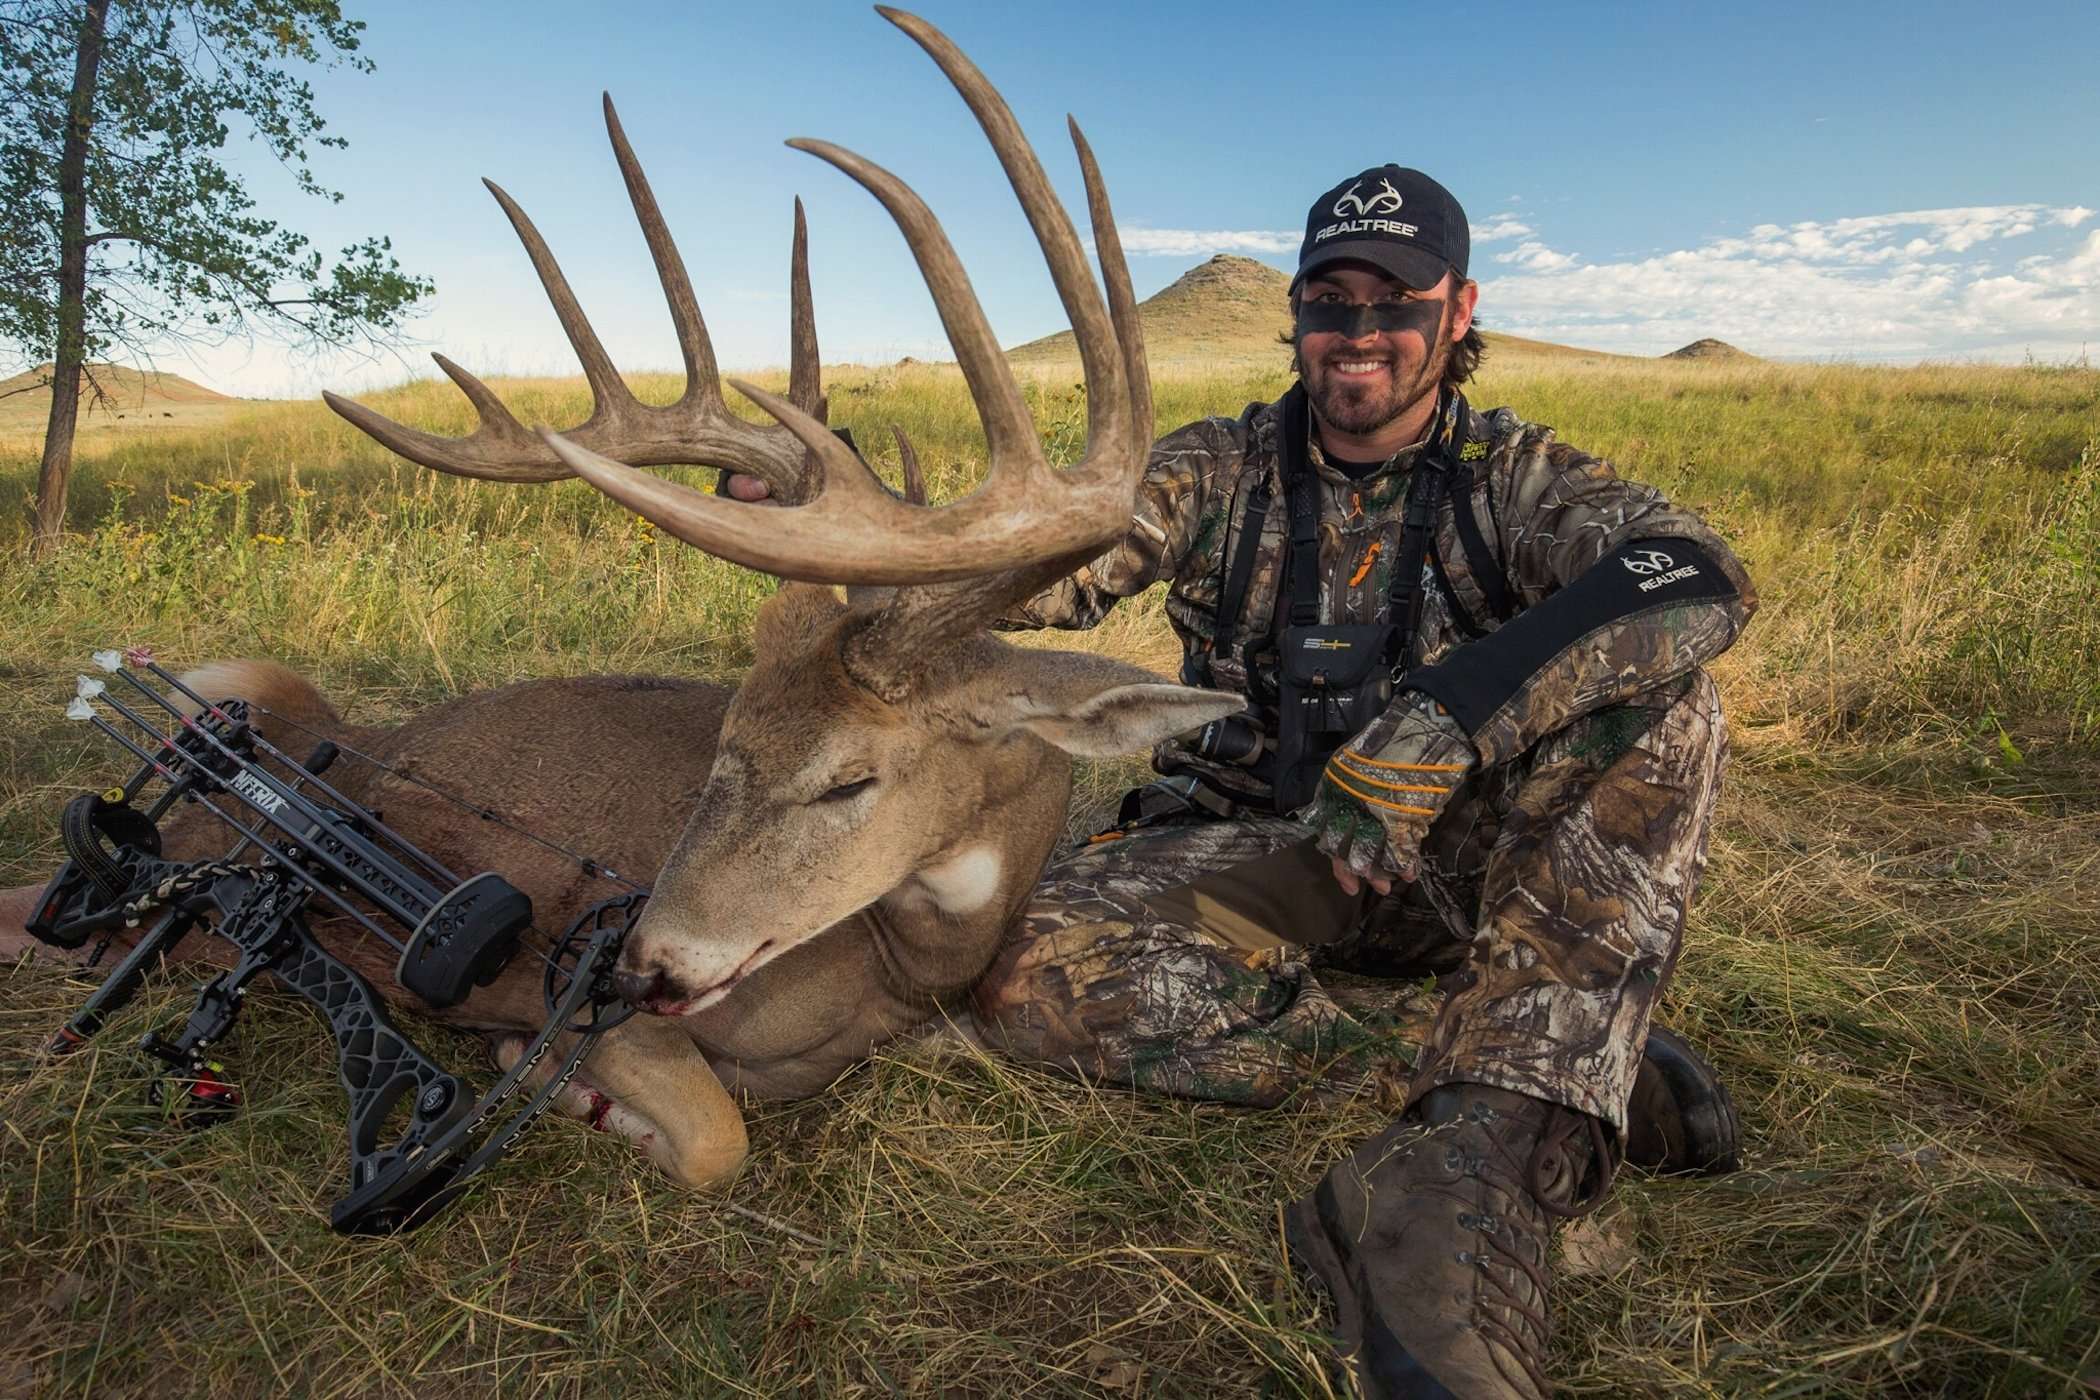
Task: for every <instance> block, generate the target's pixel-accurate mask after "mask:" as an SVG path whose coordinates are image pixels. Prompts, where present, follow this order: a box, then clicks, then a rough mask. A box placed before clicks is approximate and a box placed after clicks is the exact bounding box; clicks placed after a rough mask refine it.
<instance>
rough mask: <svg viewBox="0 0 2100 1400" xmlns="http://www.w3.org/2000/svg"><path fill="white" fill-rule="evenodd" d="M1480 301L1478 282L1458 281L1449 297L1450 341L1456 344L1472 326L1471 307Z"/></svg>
mask: <svg viewBox="0 0 2100 1400" xmlns="http://www.w3.org/2000/svg"><path fill="white" fill-rule="evenodd" d="M1479 302H1480V284H1479V283H1478V282H1460V283H1459V284H1458V290H1457V292H1456V293H1455V294H1454V295H1453V296H1452V298H1451V343H1452V344H1453V345H1456V344H1458V342H1459V341H1461V340H1464V339H1465V338H1466V332H1467V331H1469V330H1471V329H1472V328H1473V308H1474V307H1475V306H1477V305H1478V304H1479Z"/></svg>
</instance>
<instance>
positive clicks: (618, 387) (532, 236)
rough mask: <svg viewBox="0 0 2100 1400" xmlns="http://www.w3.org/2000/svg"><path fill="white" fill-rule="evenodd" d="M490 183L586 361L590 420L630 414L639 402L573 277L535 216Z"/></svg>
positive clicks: (565, 330) (566, 332)
mask: <svg viewBox="0 0 2100 1400" xmlns="http://www.w3.org/2000/svg"><path fill="white" fill-rule="evenodd" d="M481 183H482V184H484V185H487V186H488V189H489V193H490V194H492V195H494V196H496V202H497V203H498V204H500V205H502V206H503V212H504V214H505V215H507V216H508V217H509V219H510V226H511V227H512V228H513V229H515V230H517V234H518V241H519V242H520V243H523V244H524V245H525V256H527V257H529V258H531V259H532V270H533V271H534V272H536V273H538V274H539V278H540V285H541V286H542V287H544V288H546V291H547V300H548V301H550V302H552V303H553V304H554V315H555V319H557V320H558V321H560V322H561V328H562V333H563V334H564V335H566V336H568V338H569V344H570V346H571V347H573V348H574V349H575V351H576V358H577V360H578V361H579V362H581V364H582V365H583V377H584V381H585V382H586V383H588V384H589V385H590V386H591V398H592V402H593V403H594V404H595V405H596V406H595V407H594V408H593V409H592V410H591V416H590V419H589V420H588V421H589V423H597V422H599V421H600V420H615V419H620V418H624V417H626V416H627V415H626V413H625V412H624V410H625V409H626V408H627V407H628V405H630V404H635V405H636V406H639V404H638V402H637V400H636V399H635V397H634V394H633V393H632V392H631V391H630V390H629V389H628V387H627V381H626V380H624V379H622V378H620V371H619V370H618V369H617V368H615V367H614V365H613V362H612V356H610V355H608V354H606V353H605V346H604V345H603V344H601V343H600V342H599V340H598V333H597V332H596V331H594V330H592V329H591V323H590V319H589V318H588V317H586V316H585V315H584V314H583V305H582V303H580V302H578V301H577V300H576V293H575V292H573V291H571V290H569V279H568V278H566V277H564V276H563V275H562V270H561V264H560V263H558V262H556V261H555V260H554V254H553V253H551V252H549V251H548V249H547V240H546V239H544V238H542V237H540V231H539V230H538V229H536V228H534V227H533V225H532V220H531V219H529V218H527V217H526V215H525V211H524V209H523V208H521V207H520V206H519V204H518V201H516V200H515V199H512V198H511V197H510V195H509V194H508V193H506V192H505V191H504V188H503V187H502V186H501V185H499V184H497V183H496V182H495V181H494V180H483V181H482V182H481Z"/></svg>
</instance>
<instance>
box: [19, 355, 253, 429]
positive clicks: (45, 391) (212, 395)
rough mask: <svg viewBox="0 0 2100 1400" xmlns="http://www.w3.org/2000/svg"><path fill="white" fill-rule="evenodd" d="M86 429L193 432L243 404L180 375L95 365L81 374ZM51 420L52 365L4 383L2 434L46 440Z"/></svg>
mask: <svg viewBox="0 0 2100 1400" xmlns="http://www.w3.org/2000/svg"><path fill="white" fill-rule="evenodd" d="M81 380H82V383H81V386H80V426H81V427H82V428H92V427H102V426H107V425H112V424H115V423H117V422H119V421H122V422H123V424H124V425H125V426H126V427H137V428H144V427H152V426H156V425H166V426H170V427H172V426H175V425H177V424H180V425H184V426H193V425H195V424H196V423H198V422H200V421H209V420H211V419H215V418H217V417H218V416H220V414H221V413H222V412H224V410H226V409H228V408H231V407H232V406H234V405H235V404H238V403H240V402H241V401H240V400H239V399H236V398H233V397H230V396H229V395H226V394H221V393H218V392H217V391H215V390H212V389H207V388H205V387H204V386H203V385H202V384H197V383H193V382H192V381H190V380H187V379H184V378H183V377H182V376H181V375H179V374H167V373H163V372H160V371H154V370H136V369H132V368H130V367H129V366H126V365H89V366H87V367H86V368H85V369H83V370H82V371H81ZM50 416H51V365H50V363H49V362H48V361H47V362H46V363H44V364H41V365H38V366H37V367H36V368H34V369H30V370H24V371H23V372H22V373H20V374H18V375H15V376H14V377H13V378H11V379H0V433H9V434H13V433H22V432H34V433H38V434H41V433H42V432H43V430H44V425H45V422H46V420H47V419H49V417H50Z"/></svg>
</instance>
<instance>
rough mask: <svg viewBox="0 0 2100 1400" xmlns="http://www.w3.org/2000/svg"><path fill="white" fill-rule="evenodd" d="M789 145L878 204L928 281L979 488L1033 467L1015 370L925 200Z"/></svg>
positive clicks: (817, 147) (887, 176)
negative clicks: (977, 427)
mask: <svg viewBox="0 0 2100 1400" xmlns="http://www.w3.org/2000/svg"><path fill="white" fill-rule="evenodd" d="M788 145H790V146H792V147H794V148H795V149H796V150H798V151H806V152H808V153H809V154H810V155H813V156H815V157H817V159H819V160H822V161H827V162H829V163H830V164H831V165H834V166H836V167H837V168H838V169H839V170H841V171H843V172H845V174H846V175H848V176H850V177H851V178H852V179H853V180H854V181H856V182H857V183H859V185H860V186H861V187H862V188H863V189H865V190H867V192H868V193H869V194H872V195H874V196H875V198H877V199H878V200H881V201H882V206H883V208H885V209H887V210H889V213H890V217H891V219H893V220H895V222H896V224H897V229H898V231H899V232H901V233H902V234H903V235H904V241H905V243H906V244H907V245H909V246H910V248H911V252H912V257H913V258H914V259H916V260H917V262H918V264H919V273H920V275H921V276H922V277H924V278H925V279H926V290H927V291H929V292H931V293H932V294H933V306H934V310H935V311H936V312H938V313H939V314H940V318H941V328H942V329H943V330H945V331H946V332H947V333H948V343H949V345H950V346H952V347H953V348H954V350H955V360H956V363H957V364H959V365H960V366H962V372H963V378H964V379H966V380H968V381H969V385H970V397H971V398H972V399H973V400H975V401H976V404H977V416H978V418H979V419H980V420H981V421H982V422H983V424H984V436H985V447H986V452H987V456H988V457H989V458H990V462H991V466H990V470H989V471H988V472H987V474H986V477H985V485H986V486H989V485H991V483H992V480H993V478H994V477H997V476H998V475H1000V469H1001V467H1002V466H1006V467H1007V469H1008V470H1009V471H1011V470H1014V469H1016V468H1019V469H1022V470H1025V469H1026V468H1027V467H1029V466H1031V465H1033V464H1034V463H1035V462H1037V461H1039V460H1040V458H1041V448H1040V447H1039V445H1038V444H1037V442H1036V435H1035V422H1034V420H1032V419H1031V418H1030V417H1029V416H1028V405H1027V402H1026V401H1025V400H1023V399H1022V397H1021V390H1020V387H1019V386H1018V385H1017V384H1015V383H1014V376H1013V371H1012V370H1011V369H1009V368H1008V367H1007V363H1006V353H1005V352H1004V351H1003V350H1001V349H1000V348H999V341H998V338H997V337H996V336H994V335H993V334H992V326H991V322H990V321H988V320H986V319H985V314H984V307H983V306H982V304H980V303H979V302H978V300H977V293H976V292H975V291H974V290H973V289H972V288H971V286H970V274H969V273H967V272H965V271H964V270H963V265H962V259H960V258H958V257H957V256H956V255H955V246H954V245H953V244H951V243H950V242H949V241H948V235H947V233H946V232H944V231H943V230H942V228H941V222H940V220H939V219H937V218H935V217H934V214H933V211H932V210H931V209H928V208H927V207H926V201H925V200H923V199H920V198H919V196H918V195H917V193H915V192H914V191H913V190H912V188H911V186H909V185H907V184H905V183H904V182H903V181H902V180H900V179H898V178H897V177H896V176H895V175H892V174H891V173H890V172H889V171H887V170H884V169H883V168H882V167H881V166H879V165H877V164H875V163H874V162H873V161H870V160H867V159H864V158H863V157H861V156H858V155H855V154H854V153H853V152H851V151H849V150H846V149H845V148H843V147H840V146H834V145H832V144H831V143H830V142H829V141H812V140H809V139H808V138H806V137H797V138H795V139H794V140H792V141H790V142H788Z"/></svg>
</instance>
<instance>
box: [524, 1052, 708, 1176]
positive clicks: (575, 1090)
mask: <svg viewBox="0 0 2100 1400" xmlns="http://www.w3.org/2000/svg"><path fill="white" fill-rule="evenodd" d="M524 1047H525V1039H524V1037H522V1036H514V1035H507V1036H504V1037H502V1038H501V1039H499V1040H498V1041H497V1042H496V1046H495V1053H496V1062H497V1063H498V1064H499V1065H501V1066H502V1067H503V1068H504V1069H506V1070H508V1069H509V1068H510V1066H511V1065H513V1064H516V1063H517V1059H518V1054H519V1052H520V1051H522V1050H523V1049H524ZM552 1059H553V1057H552V1056H551V1055H550V1056H549V1057H548V1059H546V1060H542V1061H541V1063H540V1065H538V1066H536V1067H535V1068H534V1070H533V1074H534V1076H535V1077H536V1078H537V1077H541V1076H543V1075H545V1074H546V1073H547V1071H548V1068H549V1066H550V1063H551V1061H552ZM553 1107H554V1109H555V1111H556V1112H558V1113H560V1114H562V1115H563V1116H564V1117H567V1118H574V1119H576V1120H577V1121H578V1122H581V1123H585V1124H588V1125H589V1126H591V1127H593V1128H598V1129H601V1130H603V1131H606V1132H613V1133H618V1134H619V1135H620V1136H621V1137H624V1138H626V1139H627V1140H628V1141H630V1142H632V1143H633V1144H634V1145H635V1146H636V1147H637V1148H639V1149H641V1151H642V1152H643V1153H644V1154H646V1155H647V1156H648V1158H649V1160H650V1161H652V1162H654V1163H655V1164H656V1165H657V1166H658V1167H659V1168H660V1169H662V1171H663V1172H664V1174H665V1175H666V1176H669V1177H670V1178H671V1179H672V1180H673V1181H676V1182H679V1183H680V1184H682V1185H686V1186H695V1187H706V1186H715V1185H719V1184H722V1183H725V1182H727V1181H728V1180H729V1179H730V1178H731V1177H733V1176H734V1175H736V1172H737V1169H738V1168H739V1167H741V1166H742V1165H743V1163H744V1157H745V1155H746V1154H747V1153H748V1152H749V1150H750V1140H749V1138H748V1137H747V1135H746V1133H745V1130H744V1116H743V1114H742V1112H740V1111H739V1110H738V1108H737V1106H736V1102H735V1100H733V1099H731V1098H730V1097H729V1091H728V1090H726V1089H724V1088H723V1087H722V1081H721V1080H720V1079H718V1078H716V1077H715V1072H714V1070H712V1069H711V1068H709V1067H708V1063H707V1059H706V1057H705V1056H703V1055H702V1054H701V1053H700V1051H699V1049H698V1047H696V1046H695V1045H694V1044H693V1042H692V1041H691V1040H690V1039H689V1038H688V1037H687V1036H686V1034H685V1032H684V1031H683V1030H681V1029H679V1027H678V1026H677V1025H676V1024H675V1023H673V1022H669V1021H662V1020H659V1019H657V1018H655V1017H647V1016H638V1017H636V1018H634V1019H633V1020H631V1021H628V1022H627V1023H626V1024H624V1025H621V1026H616V1027H614V1028H613V1029H612V1030H610V1031H608V1032H606V1034H605V1036H604V1037H603V1038H602V1039H601V1040H600V1041H599V1042H598V1044H597V1045H596V1046H595V1047H594V1048H593V1049H592V1050H591V1053H590V1055H589V1056H588V1057H587V1058H586V1059H585V1060H584V1062H583V1066H582V1068H581V1069H580V1070H579V1071H578V1073H577V1075H576V1077H575V1078H574V1079H572V1080H570V1081H569V1083H568V1084H567V1085H566V1086H564V1087H563V1089H562V1091H561V1093H560V1094H558V1095H556V1096H555V1100H554V1105H553Z"/></svg>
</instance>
